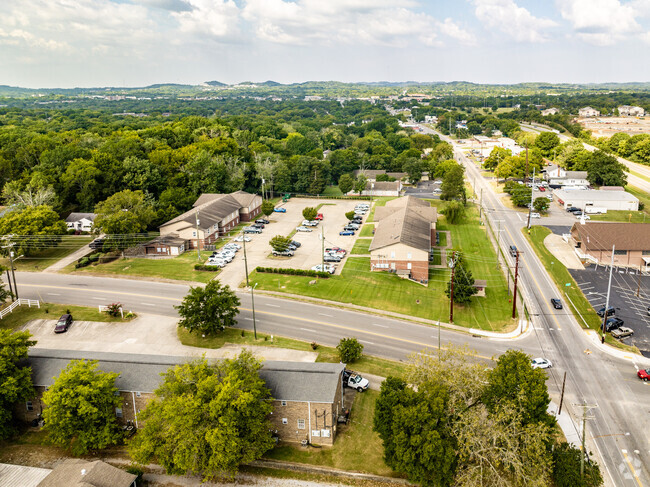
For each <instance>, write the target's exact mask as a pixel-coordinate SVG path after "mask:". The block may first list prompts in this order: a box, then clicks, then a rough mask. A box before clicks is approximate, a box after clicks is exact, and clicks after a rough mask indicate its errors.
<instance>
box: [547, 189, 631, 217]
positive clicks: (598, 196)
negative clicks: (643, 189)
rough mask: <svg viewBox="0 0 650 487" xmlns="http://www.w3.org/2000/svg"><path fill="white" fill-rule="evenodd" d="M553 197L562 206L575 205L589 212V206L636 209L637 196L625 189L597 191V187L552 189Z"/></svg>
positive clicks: (626, 209) (609, 208)
mask: <svg viewBox="0 0 650 487" xmlns="http://www.w3.org/2000/svg"><path fill="white" fill-rule="evenodd" d="M553 199H554V200H555V201H556V202H557V203H558V204H559V205H560V206H562V207H564V208H569V207H571V206H575V207H576V208H580V209H582V210H586V211H587V212H589V208H590V207H593V208H602V209H605V210H625V211H638V209H639V198H637V197H636V196H634V195H633V194H630V193H627V192H626V191H599V190H597V189H585V190H566V189H556V190H554V191H553Z"/></svg>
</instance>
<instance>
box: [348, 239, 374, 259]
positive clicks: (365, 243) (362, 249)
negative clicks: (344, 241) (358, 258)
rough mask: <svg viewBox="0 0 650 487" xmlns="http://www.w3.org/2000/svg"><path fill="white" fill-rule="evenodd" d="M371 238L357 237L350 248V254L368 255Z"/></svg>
mask: <svg viewBox="0 0 650 487" xmlns="http://www.w3.org/2000/svg"><path fill="white" fill-rule="evenodd" d="M371 243H372V239H371V238H358V239H357V241H356V242H355V243H354V247H352V250H350V253H351V254H360V255H370V250H369V248H370V244H371Z"/></svg>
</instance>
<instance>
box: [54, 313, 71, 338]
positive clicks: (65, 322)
mask: <svg viewBox="0 0 650 487" xmlns="http://www.w3.org/2000/svg"><path fill="white" fill-rule="evenodd" d="M71 324H72V315H69V314H65V315H61V318H59V321H57V322H56V325H54V333H65V332H66V331H68V328H70V325H71Z"/></svg>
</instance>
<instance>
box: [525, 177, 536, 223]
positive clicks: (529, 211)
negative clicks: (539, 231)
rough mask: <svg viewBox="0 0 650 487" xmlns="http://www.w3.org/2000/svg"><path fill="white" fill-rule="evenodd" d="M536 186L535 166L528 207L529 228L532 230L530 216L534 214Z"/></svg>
mask: <svg viewBox="0 0 650 487" xmlns="http://www.w3.org/2000/svg"><path fill="white" fill-rule="evenodd" d="M534 186H535V168H533V185H532V186H531V187H530V208H528V226H527V228H528V230H530V218H531V215H532V211H533V194H535V190H534V189H533V187H534Z"/></svg>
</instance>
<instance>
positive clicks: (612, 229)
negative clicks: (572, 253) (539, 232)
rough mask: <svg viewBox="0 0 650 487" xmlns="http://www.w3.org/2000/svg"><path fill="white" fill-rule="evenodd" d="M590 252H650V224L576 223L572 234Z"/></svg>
mask: <svg viewBox="0 0 650 487" xmlns="http://www.w3.org/2000/svg"><path fill="white" fill-rule="evenodd" d="M574 232H577V236H578V238H577V240H578V241H580V242H582V244H583V247H584V248H586V249H588V250H610V251H611V249H612V246H616V250H636V251H639V250H641V251H643V250H650V223H619V222H616V223H608V222H587V223H585V224H584V225H583V224H581V223H574V224H573V227H572V228H571V234H573V235H575V233H574Z"/></svg>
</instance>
